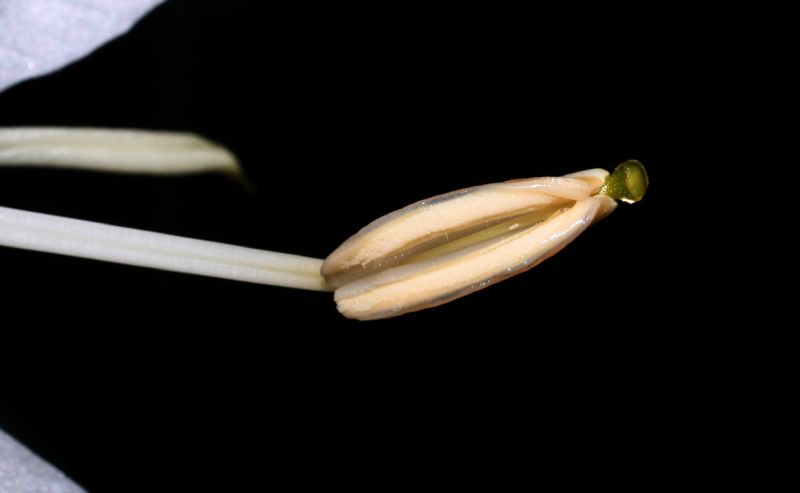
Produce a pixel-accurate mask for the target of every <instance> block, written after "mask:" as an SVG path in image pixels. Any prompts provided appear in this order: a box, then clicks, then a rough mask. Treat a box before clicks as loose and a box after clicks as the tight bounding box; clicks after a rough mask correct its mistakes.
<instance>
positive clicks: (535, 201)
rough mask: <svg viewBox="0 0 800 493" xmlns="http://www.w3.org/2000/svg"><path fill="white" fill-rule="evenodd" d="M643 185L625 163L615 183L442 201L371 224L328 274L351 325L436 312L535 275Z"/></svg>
mask: <svg viewBox="0 0 800 493" xmlns="http://www.w3.org/2000/svg"><path fill="white" fill-rule="evenodd" d="M646 186H647V175H646V173H645V172H644V168H643V167H642V166H641V164H639V163H638V162H635V161H629V162H627V163H623V165H621V166H619V167H618V168H617V170H615V173H614V175H611V176H609V174H608V172H607V171H605V170H602V169H591V170H586V171H581V172H578V173H572V174H569V175H566V176H562V177H545V178H531V179H525V180H514V181H509V182H504V183H494V184H490V185H483V186H478V187H472V188H467V189H464V190H458V191H455V192H451V193H448V194H444V195H439V196H436V197H432V198H430V199H426V200H422V201H420V202H417V203H414V204H411V205H409V206H408V207H405V208H403V209H400V210H398V211H395V212H393V213H391V214H388V215H386V216H384V217H382V218H380V219H377V220H376V221H373V222H372V223H370V224H369V225H367V226H366V227H365V228H363V229H362V230H361V231H359V232H358V233H357V234H356V235H354V236H353V237H351V238H350V239H348V240H347V241H345V242H344V243H343V244H342V245H341V246H340V247H339V248H337V249H336V250H335V251H334V252H333V253H332V254H331V255H330V256H328V258H327V259H326V260H325V262H324V263H323V265H322V275H323V276H324V277H325V280H326V282H327V283H328V285H329V286H331V287H333V288H336V292H335V293H334V298H335V300H336V304H337V308H338V309H339V311H340V312H342V314H344V315H345V316H347V317H350V318H356V319H361V320H370V319H379V318H387V317H393V316H397V315H402V314H404V313H408V312H412V311H417V310H421V309H424V308H429V307H433V306H437V305H440V304H443V303H447V302H448V301H452V300H454V299H456V298H459V297H461V296H464V295H466V294H469V293H471V292H474V291H477V290H479V289H483V288H485V287H487V286H489V285H491V284H494V283H496V282H499V281H502V280H503V279H506V278H508V277H511V276H513V275H516V274H519V273H521V272H524V271H526V270H528V269H530V268H532V267H534V266H535V265H537V264H539V263H540V262H542V261H544V260H545V259H547V258H549V257H550V256H552V255H554V254H555V253H557V252H558V251H560V250H561V249H562V248H564V247H565V246H566V245H567V244H569V242H571V241H572V240H573V239H575V238H576V237H577V236H578V235H579V234H580V233H581V232H583V231H584V230H585V229H586V228H587V227H588V226H589V225H591V224H593V223H594V222H596V221H597V220H598V219H600V218H602V217H604V216H606V215H607V214H609V213H611V212H612V211H613V210H614V208H615V207H616V201H615V200H614V199H616V198H620V199H622V200H625V201H635V200H639V199H641V197H642V196H643V195H644V189H645V188H646Z"/></svg>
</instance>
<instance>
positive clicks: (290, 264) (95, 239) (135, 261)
mask: <svg viewBox="0 0 800 493" xmlns="http://www.w3.org/2000/svg"><path fill="white" fill-rule="evenodd" d="M0 245H2V246H7V247H13V248H23V249H27V250H36V251H41V252H48V253H57V254H62V255H71V256H74V257H83V258H89V259H95V260H104V261H108V262H116V263H120V264H128V265H135V266H140V267H152V268H155V269H162V270H168V271H174V272H183V273H187V274H197V275H202V276H211V277H218V278H223V279H233V280H237V281H245V282H253V283H258V284H269V285H273V286H283V287H289V288H299V289H309V290H317V291H326V290H329V288H328V287H327V285H326V284H325V281H324V279H323V278H322V276H321V275H320V267H321V265H322V260H321V259H316V258H309V257H302V256H299V255H291V254H286V253H278V252H270V251H264V250H257V249H254V248H246V247H240V246H234V245H228V244H224V243H216V242H212V241H205V240H196V239H191V238H182V237H179V236H172V235H167V234H161V233H154V232H149V231H142V230H138V229H131V228H123V227H119V226H111V225H107V224H100V223H95V222H90V221H83V220H78V219H70V218H65V217H59V216H52V215H49V214H40V213H36V212H27V211H21V210H17V209H10V208H7V207H0Z"/></svg>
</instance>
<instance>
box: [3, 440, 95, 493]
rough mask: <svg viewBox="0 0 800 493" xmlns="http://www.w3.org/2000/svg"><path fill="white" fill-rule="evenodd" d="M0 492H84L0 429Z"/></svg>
mask: <svg viewBox="0 0 800 493" xmlns="http://www.w3.org/2000/svg"><path fill="white" fill-rule="evenodd" d="M0 491H2V492H8V493H11V492H13V493H85V491H84V490H83V488H81V487H80V486H78V485H77V484H75V483H73V482H72V481H70V480H69V478H68V477H66V476H64V474H63V473H62V472H61V471H59V470H58V469H56V468H55V467H53V466H51V465H50V464H48V463H47V462H45V461H43V460H42V459H40V458H39V457H37V456H36V455H35V454H34V453H33V452H31V451H30V450H28V449H27V448H25V447H24V446H23V445H22V444H20V443H19V442H17V441H16V440H14V439H13V438H11V437H10V436H8V435H7V434H6V433H4V432H3V430H0Z"/></svg>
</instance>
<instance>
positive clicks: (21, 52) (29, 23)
mask: <svg viewBox="0 0 800 493" xmlns="http://www.w3.org/2000/svg"><path fill="white" fill-rule="evenodd" d="M162 1H163V0H114V1H109V0H3V2H2V3H0V91H3V90H5V89H6V88H8V87H10V86H12V85H14V84H16V83H17V82H20V81H22V80H25V79H29V78H31V77H36V76H38V75H44V74H46V73H48V72H52V71H54V70H58V69H59V68H61V67H63V66H64V65H66V64H68V63H70V62H72V61H75V60H77V59H78V58H81V57H83V56H86V55H88V54H89V53H91V52H92V51H93V50H94V49H95V48H97V47H98V46H100V45H102V44H103V43H105V42H107V41H109V40H110V39H112V38H115V37H117V36H119V35H121V34H123V33H125V32H126V31H128V30H129V29H130V28H131V27H132V26H133V24H134V23H135V22H136V21H137V20H138V19H139V18H141V17H142V16H143V15H144V14H146V13H147V12H148V11H150V9H152V8H153V7H155V6H156V5H158V4H159V3H161V2H162Z"/></svg>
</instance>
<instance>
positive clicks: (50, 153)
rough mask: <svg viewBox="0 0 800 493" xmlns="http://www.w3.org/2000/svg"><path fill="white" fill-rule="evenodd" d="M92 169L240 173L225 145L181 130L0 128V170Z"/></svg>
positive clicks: (235, 161)
mask: <svg viewBox="0 0 800 493" xmlns="http://www.w3.org/2000/svg"><path fill="white" fill-rule="evenodd" d="M22 165H24V166H49V167H60V168H70V169H75V168H77V169H86V170H93V171H106V172H121V173H147V174H184V173H198V172H204V171H219V172H224V173H230V174H233V175H239V174H240V168H239V164H238V162H237V160H236V156H234V155H233V153H231V152H230V151H229V150H228V149H226V148H225V147H223V146H221V145H219V144H216V143H214V142H211V141H210V140H207V139H205V138H203V137H200V136H197V135H194V134H191V133H184V132H154V131H146V130H127V129H116V130H115V129H99V128H48V127H20V128H0V166H22Z"/></svg>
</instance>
